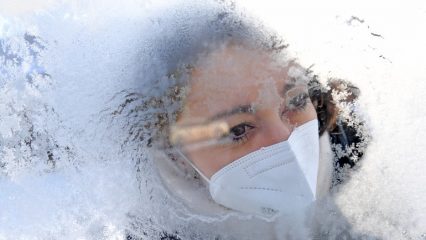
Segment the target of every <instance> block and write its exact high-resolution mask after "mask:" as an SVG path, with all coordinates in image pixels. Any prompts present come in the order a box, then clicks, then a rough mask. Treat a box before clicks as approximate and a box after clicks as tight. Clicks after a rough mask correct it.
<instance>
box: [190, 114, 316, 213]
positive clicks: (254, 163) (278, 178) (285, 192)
mask: <svg viewBox="0 0 426 240" xmlns="http://www.w3.org/2000/svg"><path fill="white" fill-rule="evenodd" d="M318 162H319V135H318V120H317V119H315V120H312V121H309V122H307V123H305V124H303V125H301V126H299V127H297V128H296V129H295V130H294V131H293V132H292V133H291V135H290V138H289V139H288V140H286V141H283V142H279V143H276V144H274V145H271V146H268V147H263V148H261V149H259V150H257V151H254V152H252V153H249V154H248V155H245V156H244V157H242V158H240V159H237V160H235V161H233V162H232V163H230V164H228V165H227V166H225V167H224V168H222V169H221V170H219V171H218V172H216V173H215V174H214V175H213V176H212V177H211V179H210V180H208V179H207V178H206V177H205V176H203V175H202V174H201V172H200V171H199V170H198V169H197V168H195V166H194V165H193V164H191V165H193V167H194V168H195V169H196V170H197V171H198V172H199V173H200V174H201V175H202V176H203V177H204V178H205V179H206V180H207V181H208V182H209V190H210V194H211V196H212V198H213V200H215V201H216V202H217V203H219V204H221V205H223V206H225V207H228V208H231V209H234V210H238V211H241V212H245V213H252V214H256V215H261V216H266V217H270V216H274V215H277V214H284V215H287V214H291V213H292V212H295V211H300V210H302V209H305V208H306V207H308V206H309V205H310V204H311V203H312V202H313V201H315V193H316V185H317V175H318Z"/></svg>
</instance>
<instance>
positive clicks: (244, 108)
mask: <svg viewBox="0 0 426 240" xmlns="http://www.w3.org/2000/svg"><path fill="white" fill-rule="evenodd" d="M296 85H297V84H296V81H295V80H293V81H291V82H289V83H286V84H285V85H284V87H283V89H282V91H281V94H282V96H285V93H286V92H288V91H290V90H291V89H293V88H295V87H296ZM255 112H256V108H255V107H254V106H253V105H252V104H246V105H241V106H237V107H234V108H232V109H231V110H229V111H224V112H221V113H219V114H216V115H214V116H213V117H211V118H209V122H210V121H214V120H218V119H220V118H224V117H229V116H232V115H235V114H241V113H249V114H253V113H255Z"/></svg>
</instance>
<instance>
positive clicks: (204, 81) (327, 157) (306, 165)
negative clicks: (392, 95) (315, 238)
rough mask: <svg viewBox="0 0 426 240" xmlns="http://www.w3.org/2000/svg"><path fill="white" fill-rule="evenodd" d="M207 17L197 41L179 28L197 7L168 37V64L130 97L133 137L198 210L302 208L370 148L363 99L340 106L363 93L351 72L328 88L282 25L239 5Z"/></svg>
mask: <svg viewBox="0 0 426 240" xmlns="http://www.w3.org/2000/svg"><path fill="white" fill-rule="evenodd" d="M209 10H211V9H210V8H209ZM212 12H213V13H212ZM197 14H199V16H201V17H202V18H204V19H203V21H204V22H205V24H200V23H198V25H196V27H191V30H192V32H191V34H190V37H189V38H188V36H184V37H182V34H181V32H182V31H184V30H186V29H188V25H191V24H194V23H193V22H194V19H198V18H197V17H194V16H193V17H187V16H185V17H183V19H184V21H180V22H178V23H176V25H175V26H174V27H173V28H172V29H174V32H172V33H171V34H170V35H168V36H167V38H164V37H162V36H161V35H160V36H159V40H158V41H156V42H157V43H158V45H157V46H156V47H157V50H158V53H159V54H158V55H157V57H158V58H157V60H158V62H161V63H162V64H161V67H163V70H161V71H157V72H156V74H157V77H154V78H152V79H154V81H149V82H147V83H146V85H145V86H144V87H145V89H144V91H145V92H142V93H130V94H127V95H126V96H127V99H126V101H125V103H124V104H122V105H121V106H120V113H121V112H122V111H123V110H125V111H126V109H127V110H128V114H127V116H129V115H131V116H138V118H139V121H138V122H137V123H135V124H134V125H132V126H131V129H132V131H131V132H130V133H131V134H130V135H131V136H129V139H139V140H142V142H144V143H146V145H147V146H148V147H150V148H151V149H152V151H150V156H151V158H153V160H154V162H155V165H156V168H157V170H158V172H159V175H160V176H161V177H162V182H163V183H164V185H166V188H167V191H168V192H169V193H170V195H173V196H176V198H177V199H179V201H182V202H183V203H184V204H185V205H186V206H187V207H189V209H191V211H193V212H197V213H198V214H201V215H202V214H210V213H212V212H214V214H216V215H221V214H222V213H223V214H225V213H229V212H237V213H240V214H248V215H253V216H256V217H258V218H261V219H273V218H276V217H282V216H284V217H290V218H293V216H295V215H298V214H300V213H304V212H305V211H306V210H307V209H309V208H310V207H311V206H312V204H313V203H314V202H315V201H316V200H317V199H319V198H321V197H322V196H325V195H327V194H328V192H329V190H330V189H331V187H332V186H333V182H332V181H333V180H334V185H335V184H337V183H340V182H341V181H343V180H344V175H342V174H346V171H342V169H347V168H352V167H354V166H355V164H356V163H357V162H358V160H359V158H360V157H362V155H363V153H364V150H365V147H366V143H367V142H368V141H367V140H368V136H367V135H366V134H365V131H364V124H363V123H362V121H361V120H360V118H359V117H358V116H357V112H356V110H354V109H353V108H352V109H351V108H350V107H349V110H347V111H346V112H345V114H343V113H342V111H343V110H344V108H348V106H353V104H351V103H352V102H354V101H355V100H356V98H357V97H358V95H359V90H358V89H357V88H356V87H354V86H353V85H351V84H349V83H347V82H345V81H343V80H330V81H329V83H328V84H327V86H326V87H324V86H322V85H321V84H320V83H319V80H318V79H317V77H316V76H313V75H312V74H311V71H310V70H309V68H308V69H306V68H303V67H301V66H300V65H299V64H298V63H297V62H296V61H295V59H293V58H291V57H289V56H288V53H287V49H286V48H287V45H285V44H283V41H282V40H280V38H279V37H278V36H277V35H276V34H274V33H273V32H271V31H269V30H267V29H266V28H265V27H264V26H262V25H260V24H259V23H257V22H256V21H254V20H252V19H249V18H247V17H245V16H241V15H239V14H238V12H237V11H236V10H235V9H232V8H231V9H229V8H222V7H218V8H217V9H214V11H211V12H208V11H205V12H203V11H201V13H200V12H199V13H197ZM203 14H205V15H203ZM197 16H198V15H197ZM181 17H182V16H181ZM201 17H200V18H199V19H201ZM187 18H189V19H187ZM205 19H207V21H206V20H205ZM164 69H165V71H164ZM161 75H164V76H165V77H160V76H161ZM129 97H131V100H129ZM134 102H137V104H136V106H137V107H136V108H131V107H128V104H129V103H134ZM129 109H130V110H129ZM141 122H142V124H141ZM135 130H137V131H135ZM332 155H334V158H333V156H332ZM333 175H334V177H333ZM194 182H196V183H197V184H196V185H193V183H194ZM191 186H192V187H191ZM194 186H196V187H194ZM200 186H201V187H200ZM192 188H201V189H208V193H206V192H205V193H206V194H198V193H197V194H194V191H197V190H198V189H197V190H194V189H192ZM209 211H210V212H209ZM165 235H167V236H169V237H170V236H172V235H168V234H165ZM170 238H171V239H173V237H170ZM176 238H177V237H176ZM278 238H279V237H278Z"/></svg>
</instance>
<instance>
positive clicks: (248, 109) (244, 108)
mask: <svg viewBox="0 0 426 240" xmlns="http://www.w3.org/2000/svg"><path fill="white" fill-rule="evenodd" d="M255 112H256V109H255V108H254V106H253V105H252V104H247V105H241V106H237V107H234V108H233V109H231V110H229V111H225V112H221V113H219V114H216V115H214V116H213V117H211V118H209V121H214V120H218V119H220V118H223V117H229V116H232V115H235V114H240V113H249V114H253V113H255Z"/></svg>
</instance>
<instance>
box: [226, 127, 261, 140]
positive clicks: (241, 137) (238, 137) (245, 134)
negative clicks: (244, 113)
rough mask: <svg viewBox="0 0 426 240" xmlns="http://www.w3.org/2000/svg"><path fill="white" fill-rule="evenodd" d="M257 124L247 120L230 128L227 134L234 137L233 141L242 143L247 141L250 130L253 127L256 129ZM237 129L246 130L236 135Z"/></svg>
mask: <svg viewBox="0 0 426 240" xmlns="http://www.w3.org/2000/svg"><path fill="white" fill-rule="evenodd" d="M238 128H243V129H238ZM254 128H255V126H253V125H252V124H250V123H247V122H243V123H240V124H238V125H236V126H234V127H232V128H231V129H230V130H229V134H228V135H227V137H231V138H232V142H233V143H237V144H241V143H245V142H246V141H247V140H248V134H249V133H248V132H249V131H251V130H252V129H254ZM237 130H244V131H243V133H241V134H239V135H235V133H233V132H235V131H237Z"/></svg>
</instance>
